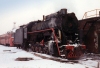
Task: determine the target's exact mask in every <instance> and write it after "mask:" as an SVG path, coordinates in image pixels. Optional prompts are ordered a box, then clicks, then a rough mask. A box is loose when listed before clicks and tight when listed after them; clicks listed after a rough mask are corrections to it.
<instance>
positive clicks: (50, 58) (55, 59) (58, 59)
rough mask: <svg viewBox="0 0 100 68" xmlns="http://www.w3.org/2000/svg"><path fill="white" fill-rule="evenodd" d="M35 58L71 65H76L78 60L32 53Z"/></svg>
mask: <svg viewBox="0 0 100 68" xmlns="http://www.w3.org/2000/svg"><path fill="white" fill-rule="evenodd" d="M32 54H34V55H35V56H37V57H41V58H42V59H48V60H53V61H57V62H62V63H67V62H71V63H78V60H68V59H63V58H60V57H53V56H49V57H48V56H45V55H42V54H39V53H32Z"/></svg>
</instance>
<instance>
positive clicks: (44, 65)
mask: <svg viewBox="0 0 100 68" xmlns="http://www.w3.org/2000/svg"><path fill="white" fill-rule="evenodd" d="M18 57H30V58H33V60H30V61H16V58H18ZM98 62H99V60H98V61H96V60H91V59H90V60H89V59H88V60H85V59H82V60H79V63H70V62H68V63H62V62H57V61H53V60H49V59H42V58H40V57H37V56H35V55H34V54H32V53H31V52H26V51H24V50H22V49H17V48H16V47H6V46H2V45H0V68H98V67H100V66H99V64H98Z"/></svg>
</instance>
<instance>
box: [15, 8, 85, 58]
mask: <svg viewBox="0 0 100 68" xmlns="http://www.w3.org/2000/svg"><path fill="white" fill-rule="evenodd" d="M80 32H81V31H80V30H79V29H78V20H77V18H76V16H75V14H74V13H67V9H61V10H60V11H58V12H56V13H53V14H50V15H47V16H43V20H37V21H32V22H29V23H28V24H27V25H22V26H20V28H19V29H17V30H16V32H15V35H14V44H15V45H16V46H18V47H21V48H23V49H28V48H31V49H32V50H33V51H35V52H40V53H46V54H50V55H53V56H61V57H65V58H68V59H73V58H79V57H80V56H81V55H82V54H83V51H84V50H85V45H83V44H81V42H82V41H81V33H80Z"/></svg>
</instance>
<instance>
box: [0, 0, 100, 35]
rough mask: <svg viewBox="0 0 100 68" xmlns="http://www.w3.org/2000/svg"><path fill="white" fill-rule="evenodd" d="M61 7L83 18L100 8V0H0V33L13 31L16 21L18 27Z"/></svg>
mask: <svg viewBox="0 0 100 68" xmlns="http://www.w3.org/2000/svg"><path fill="white" fill-rule="evenodd" d="M61 8H66V9H68V12H69V13H70V12H75V14H76V16H77V18H78V19H81V18H82V16H83V15H84V13H85V12H86V11H89V10H94V9H100V0H0V34H4V33H6V32H7V31H11V30H12V28H13V23H14V22H16V27H18V26H20V25H22V24H26V23H28V22H30V21H34V20H38V19H42V16H43V15H48V14H51V13H54V12H57V11H58V10H60V9H61Z"/></svg>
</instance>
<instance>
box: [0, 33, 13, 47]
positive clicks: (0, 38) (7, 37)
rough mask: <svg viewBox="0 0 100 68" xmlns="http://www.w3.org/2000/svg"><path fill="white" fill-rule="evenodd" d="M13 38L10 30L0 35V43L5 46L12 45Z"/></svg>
mask: <svg viewBox="0 0 100 68" xmlns="http://www.w3.org/2000/svg"><path fill="white" fill-rule="evenodd" d="M13 40H14V37H13V33H12V32H9V33H6V34H3V35H0V44H1V45H6V46H11V47H12V46H14V45H13Z"/></svg>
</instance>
